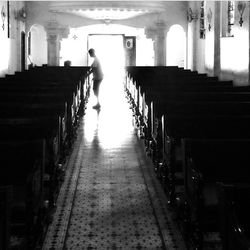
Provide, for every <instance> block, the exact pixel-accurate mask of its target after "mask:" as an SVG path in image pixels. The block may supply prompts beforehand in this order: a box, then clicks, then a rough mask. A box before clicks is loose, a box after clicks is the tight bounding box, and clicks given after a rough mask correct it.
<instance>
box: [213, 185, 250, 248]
mask: <svg viewBox="0 0 250 250" xmlns="http://www.w3.org/2000/svg"><path fill="white" fill-rule="evenodd" d="M217 186H218V199H219V217H220V219H219V222H220V235H221V238H222V243H223V249H228V250H233V249H239V250H246V249H249V247H250V238H249V230H250V220H249V208H250V202H249V197H250V184H249V183H243V184H239V183H233V184H225V183H222V182H219V183H217Z"/></svg>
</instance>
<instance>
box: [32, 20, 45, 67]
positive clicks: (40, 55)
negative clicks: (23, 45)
mask: <svg viewBox="0 0 250 250" xmlns="http://www.w3.org/2000/svg"><path fill="white" fill-rule="evenodd" d="M31 63H32V64H33V65H36V66H41V65H43V64H47V33H46V30H45V28H44V27H43V26H42V25H40V24H34V25H32V26H31V28H30V31H29V34H28V64H31Z"/></svg>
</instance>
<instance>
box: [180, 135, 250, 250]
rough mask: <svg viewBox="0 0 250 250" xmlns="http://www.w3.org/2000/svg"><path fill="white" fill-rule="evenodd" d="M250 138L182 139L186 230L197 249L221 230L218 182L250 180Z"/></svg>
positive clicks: (246, 181)
mask: <svg viewBox="0 0 250 250" xmlns="http://www.w3.org/2000/svg"><path fill="white" fill-rule="evenodd" d="M249 148H250V140H249V139H234V138H233V139H230V138H227V139H217V138H216V139H211V138H208V139H188V138H186V139H182V150H183V151H182V152H183V167H184V176H185V177H184V179H185V184H184V186H185V194H184V195H185V200H186V203H185V205H186V206H185V209H186V213H185V214H186V218H185V222H186V233H187V235H188V237H189V239H191V241H193V242H192V244H193V245H194V246H195V247H197V248H198V249H202V247H203V235H204V233H205V232H219V231H220V225H219V197H218V193H217V182H222V183H225V184H231V183H250V173H249V172H250V169H249V163H250V158H249V154H248V151H249Z"/></svg>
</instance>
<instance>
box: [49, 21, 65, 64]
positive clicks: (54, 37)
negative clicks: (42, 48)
mask: <svg viewBox="0 0 250 250" xmlns="http://www.w3.org/2000/svg"><path fill="white" fill-rule="evenodd" d="M46 31H47V42H48V65H49V66H59V63H60V49H61V40H62V38H67V37H68V34H69V28H68V27H64V26H61V25H60V24H58V23H57V22H55V21H50V22H49V23H48V25H47V26H46Z"/></svg>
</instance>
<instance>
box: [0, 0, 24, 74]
mask: <svg viewBox="0 0 250 250" xmlns="http://www.w3.org/2000/svg"><path fill="white" fill-rule="evenodd" d="M9 4H10V5H9V37H8V33H7V25H8V23H7V1H0V10H2V8H3V6H4V10H5V12H6V18H5V20H4V30H3V28H2V25H3V23H2V18H1V19H0V24H1V25H0V44H1V46H0V76H1V77H3V76H5V74H13V73H14V72H15V71H20V70H21V55H20V49H21V43H20V37H21V32H22V31H25V24H24V22H22V21H21V20H17V19H16V18H15V13H16V12H17V11H18V10H20V9H21V8H22V7H24V6H25V3H24V2H23V1H18V2H15V1H9Z"/></svg>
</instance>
